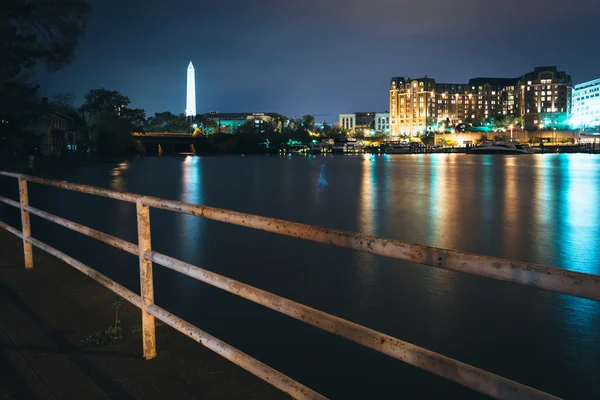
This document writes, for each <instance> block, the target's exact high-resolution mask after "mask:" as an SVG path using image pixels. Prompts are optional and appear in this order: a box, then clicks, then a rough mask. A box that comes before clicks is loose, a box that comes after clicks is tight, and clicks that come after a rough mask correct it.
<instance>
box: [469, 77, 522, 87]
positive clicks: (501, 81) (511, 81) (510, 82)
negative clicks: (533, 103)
mask: <svg viewBox="0 0 600 400" xmlns="http://www.w3.org/2000/svg"><path fill="white" fill-rule="evenodd" d="M518 82H519V78H487V77H477V78H473V79H469V85H477V86H479V85H485V84H486V83H487V84H490V85H494V86H515V85H516V84H517V83H518Z"/></svg>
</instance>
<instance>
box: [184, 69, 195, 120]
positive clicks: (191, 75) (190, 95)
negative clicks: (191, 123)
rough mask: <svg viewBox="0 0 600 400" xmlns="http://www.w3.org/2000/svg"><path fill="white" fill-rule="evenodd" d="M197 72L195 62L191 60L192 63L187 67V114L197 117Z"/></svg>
mask: <svg viewBox="0 0 600 400" xmlns="http://www.w3.org/2000/svg"><path fill="white" fill-rule="evenodd" d="M195 75H196V72H195V71H194V64H192V62H191V61H190V65H188V68H187V96H186V102H185V116H186V117H195V116H196V78H195Z"/></svg>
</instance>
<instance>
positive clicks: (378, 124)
mask: <svg viewBox="0 0 600 400" xmlns="http://www.w3.org/2000/svg"><path fill="white" fill-rule="evenodd" d="M374 129H375V133H380V134H384V135H387V134H389V132H390V113H389V112H382V113H375V127H374Z"/></svg>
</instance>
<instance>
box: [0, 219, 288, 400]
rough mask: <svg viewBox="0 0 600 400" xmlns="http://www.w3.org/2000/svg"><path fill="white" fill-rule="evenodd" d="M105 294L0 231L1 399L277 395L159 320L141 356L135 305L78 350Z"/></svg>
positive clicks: (101, 313) (95, 326) (107, 313)
mask: <svg viewBox="0 0 600 400" xmlns="http://www.w3.org/2000/svg"><path fill="white" fill-rule="evenodd" d="M114 299H115V295H114V293H112V292H110V291H109V290H108V289H105V288H104V287H102V286H101V285H99V284H97V283H96V282H94V281H93V280H91V279H90V278H87V277H86V276H84V275H83V274H81V273H80V272H78V271H76V270H74V269H72V268H71V267H69V266H67V265H66V264H64V263H62V262H61V261H59V260H57V259H56V258H54V257H53V256H50V255H48V254H46V253H43V252H41V251H38V250H36V249H35V248H34V269H33V270H29V271H26V270H25V269H24V267H23V252H22V242H21V240H20V239H18V238H16V237H15V236H13V235H12V234H10V233H8V232H6V231H5V230H4V229H1V228H0V398H1V399H280V398H287V395H285V394H283V393H282V392H280V391H279V390H277V389H275V388H273V387H272V386H270V385H268V384H267V383H265V382H263V381H261V380H259V379H258V378H256V377H254V376H253V375H251V374H250V373H248V372H246V371H244V370H243V369H241V368H239V367H238V366H236V365H234V364H232V363H231V362H229V361H227V360H226V359H224V358H222V357H221V356H219V355H217V354H215V353H213V352H211V351H210V350H208V349H206V348H205V347H203V346H202V345H200V344H198V343H196V342H195V341H192V340H191V339H189V338H187V337H186V336H184V335H183V334H181V333H179V332H177V331H175V330H173V329H171V328H170V327H168V326H166V325H160V326H157V329H156V336H157V348H158V356H157V357H156V358H155V359H153V360H150V361H146V360H144V359H143V358H142V357H141V354H142V341H141V333H140V331H139V327H140V318H141V317H140V311H139V310H138V309H137V308H136V307H134V306H132V305H130V304H128V303H125V304H124V305H123V308H122V309H121V312H120V319H121V321H122V324H123V330H124V338H123V339H122V340H119V341H117V342H115V343H113V344H110V345H108V346H105V347H88V348H82V347H80V345H79V343H80V341H81V340H82V339H84V338H85V337H87V336H88V335H89V334H91V333H94V332H97V331H99V330H102V329H105V328H106V327H107V326H108V325H110V324H111V323H112V322H113V318H114V311H113V309H112V308H111V304H112V302H113V300H114Z"/></svg>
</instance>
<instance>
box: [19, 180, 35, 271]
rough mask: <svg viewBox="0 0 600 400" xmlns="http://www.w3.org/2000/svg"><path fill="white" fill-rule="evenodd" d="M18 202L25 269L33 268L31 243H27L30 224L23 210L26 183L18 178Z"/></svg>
mask: <svg viewBox="0 0 600 400" xmlns="http://www.w3.org/2000/svg"><path fill="white" fill-rule="evenodd" d="M19 201H20V203H21V231H22V233H23V251H24V255H25V268H26V269H30V268H33V252H32V247H31V243H29V242H28V241H27V239H28V238H30V237H31V224H30V222H29V211H27V210H26V209H25V207H27V206H28V205H29V195H28V193H27V181H26V180H25V179H23V178H19Z"/></svg>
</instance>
